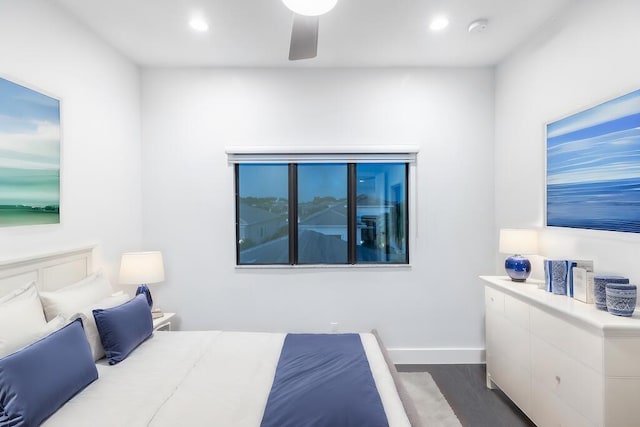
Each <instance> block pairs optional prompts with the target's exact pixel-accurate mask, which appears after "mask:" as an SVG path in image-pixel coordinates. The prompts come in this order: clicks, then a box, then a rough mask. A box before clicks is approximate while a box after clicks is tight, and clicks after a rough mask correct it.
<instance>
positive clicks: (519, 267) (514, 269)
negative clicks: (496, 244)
mask: <svg viewBox="0 0 640 427" xmlns="http://www.w3.org/2000/svg"><path fill="white" fill-rule="evenodd" d="M499 250H500V252H501V253H503V254H514V255H511V256H510V257H508V258H507V259H506V260H505V261H504V269H505V270H506V271H507V274H508V275H509V277H511V280H513V281H514V282H524V281H526V280H527V277H529V274H531V262H529V260H528V259H527V258H525V257H524V256H522V255H523V254H535V253H537V252H538V232H537V231H536V230H526V229H515V228H503V229H501V230H500V249H499Z"/></svg>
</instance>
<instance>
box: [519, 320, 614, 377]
mask: <svg viewBox="0 0 640 427" xmlns="http://www.w3.org/2000/svg"><path fill="white" fill-rule="evenodd" d="M530 315H531V333H532V334H533V335H535V336H537V337H539V338H541V339H542V340H543V341H546V342H548V343H549V344H552V345H553V346H554V347H556V348H558V349H560V350H561V351H562V352H563V353H566V354H568V355H569V356H571V357H573V358H574V359H576V360H578V361H580V362H582V363H584V364H585V365H587V366H589V367H590V368H591V369H593V370H595V371H596V372H600V373H601V372H602V371H603V356H602V353H603V349H602V347H603V344H602V337H599V336H597V335H595V334H594V333H591V332H589V331H587V330H585V329H580V328H578V327H577V326H574V325H572V324H571V323H569V322H567V321H565V320H563V319H560V318H558V317H556V316H552V315H550V314H549V313H547V312H545V311H542V310H540V309H538V308H535V307H531V308H530Z"/></svg>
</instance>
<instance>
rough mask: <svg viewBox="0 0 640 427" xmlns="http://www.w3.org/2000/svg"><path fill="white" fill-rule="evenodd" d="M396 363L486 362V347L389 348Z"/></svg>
mask: <svg viewBox="0 0 640 427" xmlns="http://www.w3.org/2000/svg"><path fill="white" fill-rule="evenodd" d="M388 352H389V355H390V356H391V360H393V363H395V364H396V365H434V364H454V363H455V364H467V363H469V364H478V363H485V360H486V359H485V349H484V348H389V349H388Z"/></svg>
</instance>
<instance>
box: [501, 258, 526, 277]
mask: <svg viewBox="0 0 640 427" xmlns="http://www.w3.org/2000/svg"><path fill="white" fill-rule="evenodd" d="M504 269H505V270H506V271H507V274H508V275H509V277H511V280H513V281H514V282H524V281H526V280H527V277H529V275H530V274H531V263H530V262H529V260H528V259H527V258H525V257H523V256H522V255H513V256H510V257H509V258H507V259H506V260H505V261H504Z"/></svg>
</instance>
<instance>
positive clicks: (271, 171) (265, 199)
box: [237, 164, 289, 264]
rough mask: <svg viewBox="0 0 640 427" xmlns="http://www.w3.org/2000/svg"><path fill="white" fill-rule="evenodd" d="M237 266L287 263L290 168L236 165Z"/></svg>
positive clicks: (282, 166) (286, 166) (284, 166)
mask: <svg viewBox="0 0 640 427" xmlns="http://www.w3.org/2000/svg"><path fill="white" fill-rule="evenodd" d="M237 179H238V191H239V194H238V197H239V200H238V249H239V254H240V257H239V258H240V259H239V260H238V263H239V264H288V263H289V227H288V221H287V219H288V215H289V204H288V203H289V202H288V191H289V184H288V179H289V166H288V165H254V164H247V165H238V177H237Z"/></svg>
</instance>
